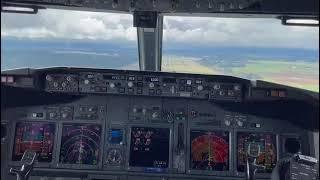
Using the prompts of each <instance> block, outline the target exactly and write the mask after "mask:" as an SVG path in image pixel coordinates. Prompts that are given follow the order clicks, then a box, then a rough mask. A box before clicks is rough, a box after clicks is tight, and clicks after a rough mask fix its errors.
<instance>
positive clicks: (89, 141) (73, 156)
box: [60, 124, 101, 165]
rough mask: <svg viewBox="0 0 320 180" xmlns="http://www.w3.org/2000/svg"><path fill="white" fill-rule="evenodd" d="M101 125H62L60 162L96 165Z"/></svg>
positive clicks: (98, 154)
mask: <svg viewBox="0 0 320 180" xmlns="http://www.w3.org/2000/svg"><path fill="white" fill-rule="evenodd" d="M100 141H101V125H97V124H64V125H63V128H62V138H61V149H60V162H61V163H64V164H86V165H97V164H98V160H99V157H100Z"/></svg>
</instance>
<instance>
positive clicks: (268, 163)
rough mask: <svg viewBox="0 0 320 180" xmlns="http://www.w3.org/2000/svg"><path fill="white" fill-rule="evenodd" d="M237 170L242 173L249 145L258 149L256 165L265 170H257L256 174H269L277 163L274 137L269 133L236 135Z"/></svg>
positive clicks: (242, 133)
mask: <svg viewBox="0 0 320 180" xmlns="http://www.w3.org/2000/svg"><path fill="white" fill-rule="evenodd" d="M237 142H238V143H237V152H238V155H237V158H238V159H237V170H238V171H239V172H244V171H245V167H246V160H247V154H248V147H249V144H251V145H254V146H255V147H256V146H258V147H259V155H258V157H257V160H256V163H257V164H258V165H262V166H264V167H265V169H264V170H263V169H261V168H260V169H259V170H258V173H271V172H272V169H273V168H274V167H275V165H276V162H277V153H276V136H275V135H273V134H271V133H248V132H239V133H237Z"/></svg>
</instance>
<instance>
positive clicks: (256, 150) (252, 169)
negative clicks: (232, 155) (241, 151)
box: [246, 143, 265, 180]
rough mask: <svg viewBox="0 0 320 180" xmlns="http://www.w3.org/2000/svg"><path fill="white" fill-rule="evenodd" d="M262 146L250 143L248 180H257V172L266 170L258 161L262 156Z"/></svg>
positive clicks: (247, 166)
mask: <svg viewBox="0 0 320 180" xmlns="http://www.w3.org/2000/svg"><path fill="white" fill-rule="evenodd" d="M260 153H261V152H260V146H259V145H258V144H254V143H250V144H249V145H248V152H247V165H246V179H247V180H255V179H256V177H255V176H256V172H257V170H258V169H265V166H261V165H257V164H256V160H257V157H258V156H259V155H260Z"/></svg>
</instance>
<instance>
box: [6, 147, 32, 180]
mask: <svg viewBox="0 0 320 180" xmlns="http://www.w3.org/2000/svg"><path fill="white" fill-rule="evenodd" d="M36 157H37V153H36V152H34V151H30V150H26V151H25V152H24V153H23V156H22V158H21V162H22V166H21V168H20V170H18V169H14V168H10V173H13V174H16V176H17V180H28V178H29V175H30V172H31V170H32V169H33V165H34V162H35V160H36Z"/></svg>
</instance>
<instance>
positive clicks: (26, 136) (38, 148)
mask: <svg viewBox="0 0 320 180" xmlns="http://www.w3.org/2000/svg"><path fill="white" fill-rule="evenodd" d="M54 137H55V125H54V124H52V123H42V122H19V123H17V124H16V131H15V138H14V147H13V153H12V160H13V161H20V160H21V158H22V156H23V153H24V152H25V151H26V150H32V151H35V152H37V153H38V158H37V160H38V162H51V161H52V152H53V146H54Z"/></svg>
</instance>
